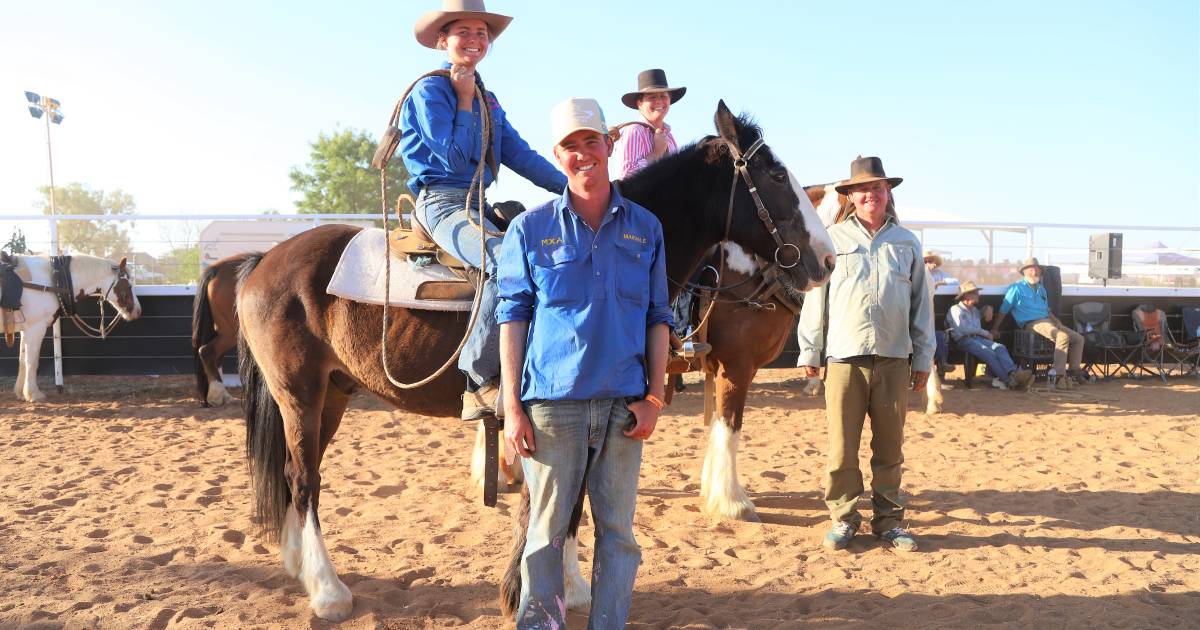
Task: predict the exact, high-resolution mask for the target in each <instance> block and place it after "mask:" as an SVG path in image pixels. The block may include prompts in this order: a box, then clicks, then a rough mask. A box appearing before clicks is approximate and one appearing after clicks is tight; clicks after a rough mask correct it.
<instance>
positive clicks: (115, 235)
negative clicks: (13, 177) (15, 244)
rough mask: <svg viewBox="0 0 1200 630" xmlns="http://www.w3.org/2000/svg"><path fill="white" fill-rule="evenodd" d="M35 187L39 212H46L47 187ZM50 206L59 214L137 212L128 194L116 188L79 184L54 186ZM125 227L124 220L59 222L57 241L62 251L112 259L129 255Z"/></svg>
mask: <svg viewBox="0 0 1200 630" xmlns="http://www.w3.org/2000/svg"><path fill="white" fill-rule="evenodd" d="M38 190H39V191H40V192H41V193H42V195H43V197H44V199H43V200H42V212H43V213H45V214H50V187H49V186H42V187H41V188H39V189H38ZM54 206H55V211H56V212H57V213H58V214H59V215H71V214H104V215H110V216H133V215H134V214H136V212H137V208H136V206H135V205H134V203H133V197H132V196H130V195H128V194H126V193H124V192H121V191H120V190H114V191H112V192H110V193H105V192H104V191H103V190H92V189H91V188H89V187H88V186H87V185H85V184H79V183H72V184H67V185H66V186H62V187H59V188H56V189H55V191H54ZM128 229H129V224H128V222H125V221H59V222H58V243H59V247H60V248H61V249H62V250H63V253H64V254H66V253H71V252H75V253H80V254H91V255H93V256H99V257H101V258H108V259H110V260H116V259H118V258H120V257H122V256H128V255H129V254H130V247H129V232H128Z"/></svg>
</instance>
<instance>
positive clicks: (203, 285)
mask: <svg viewBox="0 0 1200 630" xmlns="http://www.w3.org/2000/svg"><path fill="white" fill-rule="evenodd" d="M251 255H252V254H235V255H233V256H226V257H225V258H222V259H220V260H218V261H217V262H214V263H213V264H211V265H209V267H208V268H207V269H205V270H204V273H202V274H200V280H199V281H198V282H197V283H196V299H195V300H194V301H193V302H192V356H193V359H194V360H195V371H196V395H197V396H199V398H200V404H201V405H202V406H204V407H209V406H212V407H220V406H221V405H224V404H225V403H227V402H231V401H232V400H233V396H230V395H229V392H228V391H226V390H225V384H224V383H223V382H222V381H221V359H222V357H224V356H225V353H226V352H229V351H230V350H233V348H234V347H235V346H237V336H238V321H237V312H236V310H235V309H234V306H235V305H234V301H235V300H236V299H237V270H238V267H240V266H241V265H242V263H244V262H246V259H247V258H249V257H250V256H251Z"/></svg>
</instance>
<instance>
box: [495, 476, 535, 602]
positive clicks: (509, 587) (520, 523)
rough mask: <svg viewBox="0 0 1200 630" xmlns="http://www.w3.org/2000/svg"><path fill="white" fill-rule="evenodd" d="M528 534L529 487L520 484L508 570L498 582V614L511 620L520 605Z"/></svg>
mask: <svg viewBox="0 0 1200 630" xmlns="http://www.w3.org/2000/svg"><path fill="white" fill-rule="evenodd" d="M528 532H529V486H528V485H527V484H521V506H520V507H518V508H517V515H516V519H515V522H514V523H513V544H512V551H511V555H510V557H509V558H508V568H507V569H505V570H504V579H503V580H501V581H500V612H501V614H502V615H503V616H504V617H506V618H509V619H511V618H513V617H514V616H515V615H516V614H517V608H518V607H519V606H520V605H521V556H523V555H524V554H525V536H526V534H527V533H528Z"/></svg>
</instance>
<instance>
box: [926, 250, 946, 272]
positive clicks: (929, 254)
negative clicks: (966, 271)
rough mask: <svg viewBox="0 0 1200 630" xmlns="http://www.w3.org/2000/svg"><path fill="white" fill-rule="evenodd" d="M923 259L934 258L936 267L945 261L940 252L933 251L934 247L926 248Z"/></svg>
mask: <svg viewBox="0 0 1200 630" xmlns="http://www.w3.org/2000/svg"><path fill="white" fill-rule="evenodd" d="M921 259H922V260H930V259H933V265H934V266H933V268H934V269H937V268H938V267H941V266H942V265H943V264H944V263H945V261H943V260H942V257H941V255H940V254H938V253H937V252H935V251H933V250H932V249H927V250H925V255H924V256H922V257H921Z"/></svg>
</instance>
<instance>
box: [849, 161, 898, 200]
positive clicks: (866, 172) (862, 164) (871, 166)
mask: <svg viewBox="0 0 1200 630" xmlns="http://www.w3.org/2000/svg"><path fill="white" fill-rule="evenodd" d="M879 180H886V181H887V183H888V187H890V188H895V187H897V186H899V185H900V182H902V181H904V178H902V177H888V176H887V173H885V172H883V161H882V160H880V159H879V158H877V157H863V156H861V155H860V156H858V157H857V158H856V159H855V160H854V161H853V162H851V163H850V179H847V180H846V181H844V182H842V183H840V184H838V185H836V186H834V187H833V189H834V190H836V191H838V192H839V193H841V194H843V195H844V194H846V189H847V188H849V187H851V186H854V185H857V184H866V183H870V182H877V181H879Z"/></svg>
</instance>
